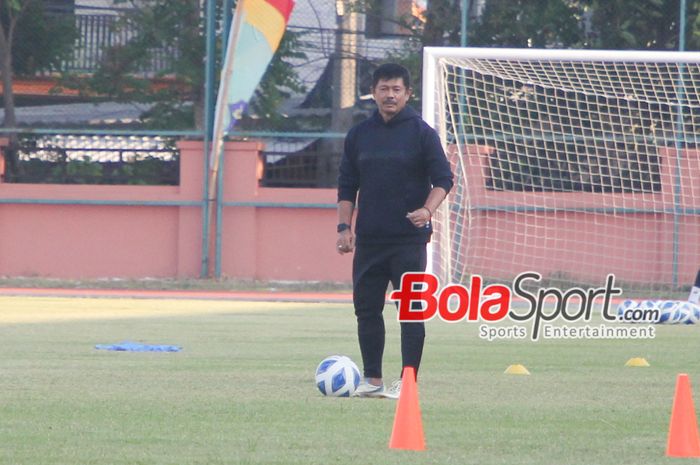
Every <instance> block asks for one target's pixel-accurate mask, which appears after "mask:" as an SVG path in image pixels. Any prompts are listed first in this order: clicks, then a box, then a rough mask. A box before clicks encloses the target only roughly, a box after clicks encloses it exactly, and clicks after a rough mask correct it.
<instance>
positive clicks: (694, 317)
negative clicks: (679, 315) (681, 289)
mask: <svg viewBox="0 0 700 465" xmlns="http://www.w3.org/2000/svg"><path fill="white" fill-rule="evenodd" d="M688 304H689V306H690V313H689V315H688V319H687V320H685V323H686V324H688V325H695V324H698V323H700V306H698V305H695V304H694V303H691V302H688Z"/></svg>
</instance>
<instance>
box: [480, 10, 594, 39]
mask: <svg viewBox="0 0 700 465" xmlns="http://www.w3.org/2000/svg"><path fill="white" fill-rule="evenodd" d="M581 14H582V9H581V7H580V5H578V2H572V1H567V0H489V1H488V2H487V3H486V7H485V9H484V12H483V16H482V18H481V21H480V22H479V23H478V24H476V25H475V27H474V31H473V33H472V34H471V37H470V40H469V44H470V45H476V46H498V47H535V48H543V47H563V48H566V47H571V46H575V45H577V44H579V43H581V42H582V38H583V30H582V25H581V24H580V22H579V18H580V17H581Z"/></svg>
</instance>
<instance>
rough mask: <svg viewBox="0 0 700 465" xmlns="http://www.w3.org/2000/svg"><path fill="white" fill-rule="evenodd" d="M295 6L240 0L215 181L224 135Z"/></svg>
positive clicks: (220, 110) (225, 74)
mask: <svg viewBox="0 0 700 465" xmlns="http://www.w3.org/2000/svg"><path fill="white" fill-rule="evenodd" d="M293 8H294V0H238V5H237V7H236V12H235V14H234V20H233V23H232V25H231V32H230V34H229V38H228V45H227V47H226V58H225V60H224V66H223V68H222V70H221V81H220V83H219V94H218V96H217V100H216V113H215V115H216V117H215V121H214V133H213V140H212V151H211V158H210V162H211V163H210V170H211V172H210V174H211V181H212V184H215V182H214V181H215V179H216V173H217V171H218V166H219V157H220V152H221V147H222V145H223V138H224V137H225V135H226V134H227V133H229V132H230V131H231V130H232V129H233V127H234V126H235V124H236V121H237V120H238V119H240V117H241V115H242V114H243V112H244V111H245V109H246V107H247V106H248V101H249V100H250V99H251V97H252V96H253V93H254V92H255V89H256V87H257V86H258V83H259V82H260V80H261V79H262V77H263V75H264V74H265V70H266V69H267V66H268V65H269V64H270V61H271V60H272V57H273V56H274V54H275V51H276V50H277V47H279V44H280V41H281V40H282V36H283V35H284V31H285V29H286V28H287V22H288V21H289V16H290V15H291V13H292V9H293ZM212 184H210V187H211V188H212V189H213V185H212ZM210 198H212V196H211V195H210Z"/></svg>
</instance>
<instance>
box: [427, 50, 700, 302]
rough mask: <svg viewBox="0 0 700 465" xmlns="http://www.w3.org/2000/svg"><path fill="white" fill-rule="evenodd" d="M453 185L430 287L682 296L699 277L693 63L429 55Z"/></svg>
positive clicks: (640, 57) (432, 119) (614, 54)
mask: <svg viewBox="0 0 700 465" xmlns="http://www.w3.org/2000/svg"><path fill="white" fill-rule="evenodd" d="M423 58H424V60H423V118H424V119H425V120H426V122H428V124H430V125H431V126H433V127H434V128H435V129H436V130H437V131H438V134H439V135H440V137H441V140H442V141H443V143H444V144H445V149H446V152H447V153H448V157H449V158H450V161H451V163H452V166H453V170H454V173H455V186H454V188H453V190H452V192H451V193H450V195H449V196H448V199H447V200H446V201H445V202H443V204H442V206H441V208H440V209H439V211H438V212H437V213H436V215H435V219H434V222H435V230H436V232H435V236H434V240H433V244H432V246H431V269H432V271H433V272H435V273H436V274H437V275H438V276H439V277H440V279H441V282H443V283H447V282H453V283H460V282H467V281H468V279H469V276H471V275H472V274H478V275H481V276H482V277H484V278H485V279H486V280H491V281H510V280H512V279H513V278H514V277H515V276H517V275H518V274H519V273H521V272H525V271H535V272H538V273H540V274H542V275H543V277H544V278H546V279H548V280H550V281H551V280H556V281H565V282H567V283H575V284H580V285H584V284H595V285H597V286H599V285H600V284H601V283H603V282H604V281H605V278H606V276H607V274H609V273H614V274H615V275H616V277H617V281H618V283H621V284H623V285H624V286H626V287H627V288H629V287H636V288H640V287H641V288H650V287H653V288H668V289H676V288H682V287H688V286H689V285H690V284H692V283H693V280H694V278H695V275H696V273H697V271H698V268H700V150H699V149H698V141H699V140H700V138H699V137H698V132H700V131H699V129H700V53H693V52H656V51H651V52H647V51H603V50H549V49H547V50H534V49H494V48H446V47H426V48H425V49H424V57H423Z"/></svg>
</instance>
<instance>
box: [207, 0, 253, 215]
mask: <svg viewBox="0 0 700 465" xmlns="http://www.w3.org/2000/svg"><path fill="white" fill-rule="evenodd" d="M245 3H246V0H239V1H238V4H237V5H236V11H235V13H234V17H233V24H232V26H231V31H230V32H229V35H228V41H227V42H228V43H227V44H226V58H225V59H224V66H223V69H222V71H221V80H220V81H219V92H218V94H217V96H216V107H215V110H214V133H213V137H212V145H211V147H212V148H211V157H210V159H209V160H210V162H209V173H208V175H209V200H210V201H212V200H215V199H216V194H217V191H218V188H217V184H218V182H217V181H218V172H219V164H220V160H221V157H222V152H223V146H224V137H225V136H226V134H225V128H223V123H224V112H225V111H228V109H227V108H226V104H227V101H228V99H227V96H228V92H229V85H230V81H231V74H232V73H233V62H234V60H233V55H234V52H235V48H236V41H237V39H238V33H239V31H240V28H241V17H242V16H243V14H242V12H243V11H244V5H245Z"/></svg>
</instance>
